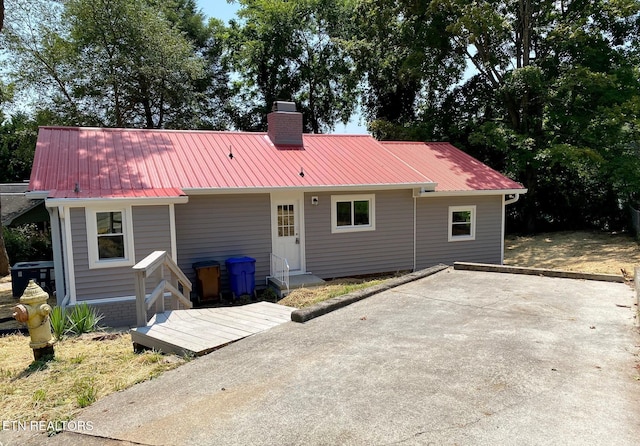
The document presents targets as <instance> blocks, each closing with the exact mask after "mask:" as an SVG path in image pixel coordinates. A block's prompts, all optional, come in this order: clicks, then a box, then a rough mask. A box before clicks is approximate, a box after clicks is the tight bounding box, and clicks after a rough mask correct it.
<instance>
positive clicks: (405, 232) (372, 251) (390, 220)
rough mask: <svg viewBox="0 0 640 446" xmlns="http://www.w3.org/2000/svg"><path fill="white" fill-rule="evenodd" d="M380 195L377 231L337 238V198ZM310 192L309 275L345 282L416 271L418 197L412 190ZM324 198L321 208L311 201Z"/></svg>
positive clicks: (307, 197) (307, 220)
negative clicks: (348, 278)
mask: <svg viewBox="0 0 640 446" xmlns="http://www.w3.org/2000/svg"><path fill="white" fill-rule="evenodd" d="M353 194H357V195H359V194H374V195H375V214H376V215H375V219H376V229H375V230H374V231H363V232H348V233H344V234H332V233H331V196H332V195H353ZM353 194H344V193H331V192H322V193H308V194H305V199H304V202H305V204H304V206H305V208H304V213H305V242H306V245H305V246H306V257H307V271H310V272H312V273H313V274H315V275H317V276H320V277H323V278H332V277H345V276H351V275H359V274H371V273H378V272H391V271H393V272H395V271H403V270H411V269H413V196H412V191H411V190H396V191H369V192H367V191H362V192H355V193H353ZM312 196H317V197H318V205H317V206H314V205H312V204H311V197H312Z"/></svg>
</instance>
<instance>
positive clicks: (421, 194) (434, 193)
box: [413, 188, 527, 198]
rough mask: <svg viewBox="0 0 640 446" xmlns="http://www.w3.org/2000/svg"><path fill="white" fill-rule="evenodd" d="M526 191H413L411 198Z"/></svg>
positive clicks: (521, 192) (521, 190) (505, 193)
mask: <svg viewBox="0 0 640 446" xmlns="http://www.w3.org/2000/svg"><path fill="white" fill-rule="evenodd" d="M526 193H527V189H524V188H523V189H485V190H460V191H432V192H431V191H424V190H420V189H414V191H413V196H414V197H415V198H428V197H468V196H479V195H512V194H526Z"/></svg>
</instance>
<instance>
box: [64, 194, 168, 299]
mask: <svg viewBox="0 0 640 446" xmlns="http://www.w3.org/2000/svg"><path fill="white" fill-rule="evenodd" d="M131 212H132V214H133V236H134V250H135V252H134V255H135V259H134V261H135V262H139V261H140V260H142V259H144V258H145V257H146V256H148V255H149V254H151V253H152V252H153V251H157V250H160V251H167V252H171V227H170V221H169V206H167V205H164V206H133V207H132V210H131ZM71 231H72V246H73V263H74V272H75V283H76V299H77V300H78V301H82V300H88V299H100V298H108V297H123V296H133V295H135V283H134V276H133V272H132V270H131V267H130V266H127V267H118V268H98V269H89V256H88V249H87V230H86V219H85V210H84V208H72V209H71Z"/></svg>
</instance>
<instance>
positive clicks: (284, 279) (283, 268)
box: [271, 253, 289, 292]
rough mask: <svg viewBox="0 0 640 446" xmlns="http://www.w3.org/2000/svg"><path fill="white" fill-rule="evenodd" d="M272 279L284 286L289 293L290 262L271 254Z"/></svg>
mask: <svg viewBox="0 0 640 446" xmlns="http://www.w3.org/2000/svg"><path fill="white" fill-rule="evenodd" d="M271 277H273V278H274V279H276V280H278V281H280V283H282V284H284V286H285V287H286V289H287V292H289V262H287V259H285V258H284V257H280V256H278V255H276V254H274V253H271Z"/></svg>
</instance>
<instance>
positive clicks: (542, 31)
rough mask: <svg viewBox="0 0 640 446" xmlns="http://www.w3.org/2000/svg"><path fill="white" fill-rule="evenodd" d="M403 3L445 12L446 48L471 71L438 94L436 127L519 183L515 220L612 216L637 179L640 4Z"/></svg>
mask: <svg viewBox="0 0 640 446" xmlns="http://www.w3.org/2000/svg"><path fill="white" fill-rule="evenodd" d="M405 4H410V5H412V6H417V7H418V10H420V11H423V12H424V13H431V12H433V11H438V12H439V13H441V12H444V13H445V14H446V16H447V17H450V18H451V21H450V23H449V24H448V25H447V27H446V30H447V31H448V32H449V33H450V35H451V39H452V40H451V41H452V42H453V44H454V51H455V52H458V53H463V54H465V55H466V58H467V60H468V62H469V63H470V64H472V65H473V67H474V69H475V71H476V73H477V74H476V75H475V76H473V77H471V78H470V79H468V80H467V81H466V82H464V83H463V84H462V85H460V86H458V87H456V88H454V89H452V90H451V91H450V92H449V93H448V94H447V95H446V96H447V97H446V99H445V101H443V103H442V106H441V107H439V108H437V109H436V110H438V111H440V113H439V114H440V115H441V116H442V119H440V121H439V124H438V126H435V128H439V129H440V132H441V133H440V134H441V135H447V134H449V135H455V136H458V137H459V138H460V141H461V145H462V146H464V147H466V148H467V150H469V151H471V152H472V153H474V154H477V153H481V154H483V155H484V156H485V157H487V158H489V159H492V160H493V161H494V162H495V161H497V164H498V165H501V166H502V167H503V168H504V169H505V170H506V171H508V172H511V174H512V175H513V176H514V177H515V178H517V179H518V180H520V181H522V182H523V183H524V185H525V186H526V187H527V188H528V189H529V192H528V193H527V194H526V196H525V197H524V199H523V200H522V207H521V215H520V223H521V224H522V227H523V228H526V229H528V230H529V231H532V230H534V229H535V228H536V227H539V225H541V224H546V225H550V226H551V227H556V228H563V227H564V228H570V227H577V226H597V227H607V226H609V227H611V226H612V225H619V224H620V223H621V222H620V216H621V212H620V204H621V203H627V202H629V200H630V199H632V196H631V195H632V194H631V193H630V191H631V190H632V189H633V187H635V186H637V185H638V181H639V180H638V175H639V173H638V170H634V167H635V166H638V158H639V157H638V150H637V146H638V144H637V142H638V133H637V130H636V129H637V124H638V117H639V115H638V107H637V104H638V94H639V84H638V75H637V74H638V66H639V65H638V57H637V49H638V41H637V36H638V32H637V31H638V29H637V27H638V12H639V8H640V4H638V2H636V1H634V0H620V1H617V2H607V1H604V0H596V1H592V2H584V1H580V0H574V1H572V0H564V1H562V2H553V1H545V0H539V1H538V0H506V1H505V0H485V1H478V2H467V1H464V0H435V1H432V2H417V1H406V2H405ZM475 94H480V95H481V96H480V97H482V98H483V100H482V101H477V98H474V96H473V95H475ZM447 108H448V109H447ZM431 111H433V110H431ZM494 165H495V163H494ZM622 166H625V167H622ZM630 166H633V167H631V168H628V167H630ZM636 190H637V189H636Z"/></svg>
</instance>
